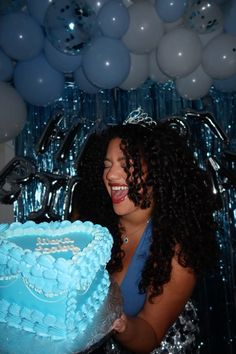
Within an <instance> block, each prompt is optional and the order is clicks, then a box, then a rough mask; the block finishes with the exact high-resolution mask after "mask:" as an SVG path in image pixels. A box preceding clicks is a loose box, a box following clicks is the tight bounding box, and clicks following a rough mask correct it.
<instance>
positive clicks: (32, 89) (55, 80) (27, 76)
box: [14, 54, 65, 106]
mask: <svg viewBox="0 0 236 354" xmlns="http://www.w3.org/2000/svg"><path fill="white" fill-rule="evenodd" d="M64 82H65V79H64V75H63V74H62V73H60V72H59V71H57V70H55V69H54V68H53V67H52V66H51V65H49V63H48V62H47V60H46V58H45V57H44V55H42V54H41V55H40V56H38V57H37V58H34V59H32V60H28V61H22V62H18V63H17V64H16V68H15V71H14V85H15V87H16V90H17V91H18V92H19V94H20V95H21V96H22V97H23V98H24V99H25V101H26V102H28V103H30V104H32V105H35V106H47V105H49V104H50V103H52V102H53V101H54V100H56V99H57V98H59V97H60V96H61V95H62V92H63V89H64Z"/></svg>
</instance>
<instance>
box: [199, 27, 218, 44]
mask: <svg viewBox="0 0 236 354" xmlns="http://www.w3.org/2000/svg"><path fill="white" fill-rule="evenodd" d="M222 32H223V26H221V27H219V28H217V29H216V30H215V31H213V32H209V33H204V34H199V35H198V37H199V38H200V41H201V43H202V45H203V47H205V46H206V45H207V44H208V43H209V42H210V41H211V40H212V39H213V38H215V37H217V36H219V35H220V34H221V33H222Z"/></svg>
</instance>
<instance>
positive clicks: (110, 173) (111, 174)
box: [106, 165, 121, 181]
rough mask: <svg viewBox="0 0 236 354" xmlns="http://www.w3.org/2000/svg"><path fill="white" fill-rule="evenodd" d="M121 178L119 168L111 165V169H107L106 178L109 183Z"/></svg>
mask: <svg viewBox="0 0 236 354" xmlns="http://www.w3.org/2000/svg"><path fill="white" fill-rule="evenodd" d="M120 176H121V170H120V167H118V166H116V165H112V166H111V167H109V168H108V170H107V173H106V178H107V180H109V181H113V180H116V179H118V178H120Z"/></svg>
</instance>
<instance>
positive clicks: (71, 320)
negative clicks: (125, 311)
mask: <svg viewBox="0 0 236 354" xmlns="http://www.w3.org/2000/svg"><path fill="white" fill-rule="evenodd" d="M112 242H113V241H112V237H111V235H110V233H109V232H108V230H107V229H106V228H104V227H102V226H100V225H94V224H92V223H91V222H84V223H82V222H80V221H75V222H73V223H72V222H69V221H63V222H51V223H41V224H35V223H34V222H33V221H27V222H26V223H24V224H21V223H13V224H11V225H10V226H8V225H6V226H5V225H1V226H0V323H2V324H4V325H7V326H9V327H11V328H17V329H20V330H23V331H28V332H31V333H35V334H36V335H38V336H43V337H48V338H51V339H52V340H60V339H65V338H69V339H72V340H73V338H75V337H76V336H78V334H79V335H82V334H83V332H85V331H86V328H87V327H88V325H89V323H91V321H93V318H94V316H95V315H96V313H97V312H98V311H99V309H100V307H101V306H102V304H103V302H104V299H105V298H106V296H107V294H108V291H109V286H110V280H109V276H108V273H107V271H106V269H105V266H106V264H107V262H108V261H109V259H110V256H111V248H112Z"/></svg>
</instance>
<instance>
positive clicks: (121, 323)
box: [112, 313, 128, 333]
mask: <svg viewBox="0 0 236 354" xmlns="http://www.w3.org/2000/svg"><path fill="white" fill-rule="evenodd" d="M127 324H128V319H127V317H126V315H125V314H124V313H123V314H122V315H121V316H120V317H119V318H117V319H116V320H115V321H114V322H113V325H112V330H113V331H114V332H116V333H123V332H125V330H126V329H127Z"/></svg>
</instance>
